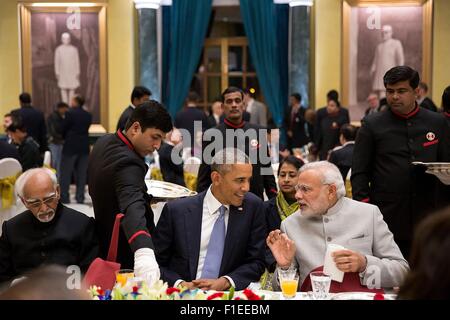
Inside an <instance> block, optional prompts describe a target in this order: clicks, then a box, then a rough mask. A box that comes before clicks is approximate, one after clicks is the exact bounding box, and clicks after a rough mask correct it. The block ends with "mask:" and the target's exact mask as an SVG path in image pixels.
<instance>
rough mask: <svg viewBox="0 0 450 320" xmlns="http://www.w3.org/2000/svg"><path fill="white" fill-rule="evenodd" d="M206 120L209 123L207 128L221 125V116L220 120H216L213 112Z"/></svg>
mask: <svg viewBox="0 0 450 320" xmlns="http://www.w3.org/2000/svg"><path fill="white" fill-rule="evenodd" d="M206 122H207V124H208V127H207V129H209V128H214V127H217V126H218V125H219V123H220V118H219V122H217V121H216V118H214V116H213V115H212V114H210V115H209V116H208V118H206Z"/></svg>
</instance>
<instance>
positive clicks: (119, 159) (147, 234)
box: [88, 100, 172, 283]
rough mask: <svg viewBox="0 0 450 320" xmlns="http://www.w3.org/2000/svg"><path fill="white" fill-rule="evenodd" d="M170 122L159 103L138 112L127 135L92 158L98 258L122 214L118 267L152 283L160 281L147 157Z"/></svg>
mask: <svg viewBox="0 0 450 320" xmlns="http://www.w3.org/2000/svg"><path fill="white" fill-rule="evenodd" d="M170 130H172V120H171V118H170V115H169V114H168V113H167V111H166V109H165V108H164V107H163V106H162V105H161V104H160V103H159V102H157V101H154V100H152V101H147V102H144V103H143V104H141V105H139V106H138V107H137V108H136V109H134V111H133V113H132V114H131V116H130V118H129V120H128V122H127V124H126V126H125V130H124V131H120V130H118V131H117V132H116V133H115V134H108V135H105V136H103V137H101V138H100V139H99V140H98V141H97V143H96V144H95V146H94V149H93V150H92V153H91V155H90V158H89V167H88V176H89V181H88V183H89V194H90V195H91V197H92V202H93V206H94V213H95V220H96V226H97V233H98V237H99V244H100V256H101V257H102V258H106V256H107V254H108V247H109V243H110V240H111V234H112V230H113V225H114V220H115V216H116V215H117V214H118V213H123V214H124V217H123V218H122V221H121V229H120V234H119V245H118V252H117V262H119V263H120V264H121V267H122V268H128V269H134V273H135V276H136V277H140V278H142V279H144V280H146V281H148V282H149V283H151V282H154V281H156V280H158V279H159V276H160V273H159V268H158V264H157V262H156V259H155V255H154V252H153V242H152V238H151V234H152V232H153V230H154V228H155V224H154V220H153V212H152V210H151V208H150V200H151V197H150V196H149V195H148V194H147V187H146V185H145V181H144V178H145V174H146V172H147V170H148V168H147V165H146V163H145V161H144V157H145V156H146V155H147V154H149V153H152V152H153V151H154V150H156V149H158V148H159V147H160V145H161V142H162V140H163V139H164V137H165V135H166V133H168V132H169V131H170ZM133 267H134V268H133Z"/></svg>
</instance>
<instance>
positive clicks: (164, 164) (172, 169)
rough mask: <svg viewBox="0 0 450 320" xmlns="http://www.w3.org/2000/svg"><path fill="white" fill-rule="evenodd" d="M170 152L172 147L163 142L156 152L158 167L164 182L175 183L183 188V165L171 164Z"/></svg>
mask: <svg viewBox="0 0 450 320" xmlns="http://www.w3.org/2000/svg"><path fill="white" fill-rule="evenodd" d="M172 150H173V146H172V145H170V144H168V143H166V142H163V143H162V144H161V147H160V148H159V150H158V154H159V167H160V168H161V173H162V175H163V179H164V181H167V182H172V183H176V184H178V185H180V186H183V187H185V186H186V184H185V183H184V170H183V163H181V164H175V163H173V161H172V158H171V154H172Z"/></svg>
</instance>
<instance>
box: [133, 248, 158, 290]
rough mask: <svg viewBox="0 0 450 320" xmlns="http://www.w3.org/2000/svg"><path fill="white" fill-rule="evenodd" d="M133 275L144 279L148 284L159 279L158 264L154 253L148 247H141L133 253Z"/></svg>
mask: <svg viewBox="0 0 450 320" xmlns="http://www.w3.org/2000/svg"><path fill="white" fill-rule="evenodd" d="M134 275H135V276H136V277H138V278H141V279H142V280H144V281H146V282H147V284H148V285H149V286H151V285H153V284H154V283H155V282H156V281H158V280H159V277H160V272H159V266H158V263H157V262H156V258H155V253H154V252H153V250H152V249H150V248H141V249H138V250H136V252H135V253H134Z"/></svg>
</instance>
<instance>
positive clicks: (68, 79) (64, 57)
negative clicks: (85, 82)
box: [55, 44, 80, 89]
mask: <svg viewBox="0 0 450 320" xmlns="http://www.w3.org/2000/svg"><path fill="white" fill-rule="evenodd" d="M55 74H56V76H57V77H58V78H59V79H58V87H60V88H61V89H76V88H78V87H79V86H80V81H79V80H78V77H79V75H80V57H79V55H78V49H77V48H76V47H74V46H73V45H70V44H69V45H64V44H62V45H60V46H58V47H57V48H56V50H55Z"/></svg>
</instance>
